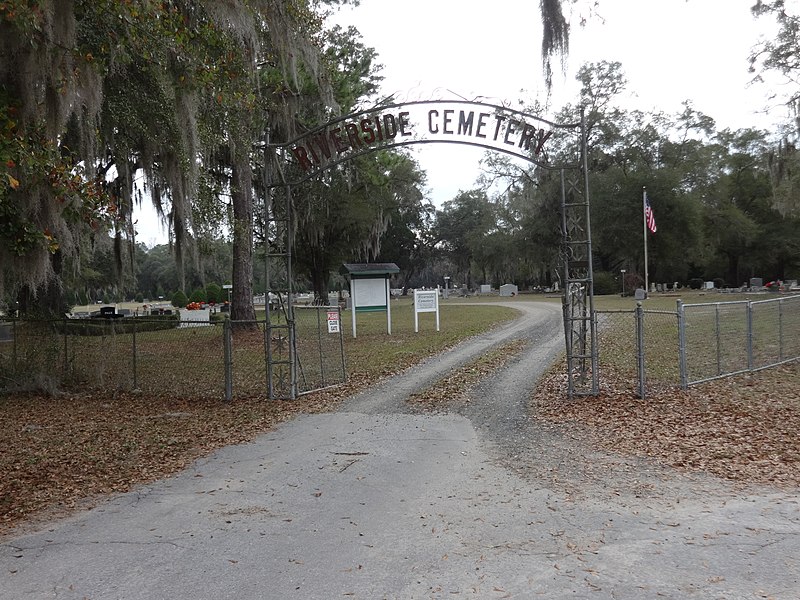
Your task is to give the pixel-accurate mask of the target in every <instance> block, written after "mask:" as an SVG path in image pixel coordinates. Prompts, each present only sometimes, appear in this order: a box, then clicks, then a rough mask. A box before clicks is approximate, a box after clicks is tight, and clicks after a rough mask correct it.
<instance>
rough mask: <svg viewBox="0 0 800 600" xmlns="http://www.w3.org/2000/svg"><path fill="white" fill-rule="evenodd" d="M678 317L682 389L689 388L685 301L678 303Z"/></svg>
mask: <svg viewBox="0 0 800 600" xmlns="http://www.w3.org/2000/svg"><path fill="white" fill-rule="evenodd" d="M677 304H678V306H677V315H678V365H679V369H680V379H681V389H683V390H685V389H688V388H689V373H688V372H687V369H686V319H685V314H684V310H685V309H684V308H683V300H678V302H677Z"/></svg>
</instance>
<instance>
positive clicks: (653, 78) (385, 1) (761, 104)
mask: <svg viewBox="0 0 800 600" xmlns="http://www.w3.org/2000/svg"><path fill="white" fill-rule="evenodd" d="M754 1H755V0H599V3H598V6H597V7H596V8H595V9H593V10H591V9H590V6H591V4H592V3H593V2H592V1H591V0H581V1H580V2H579V3H578V4H576V5H575V6H574V7H571V6H567V5H568V4H569V3H568V2H566V1H565V6H566V8H567V10H570V11H571V12H570V13H568V15H567V16H568V18H569V19H570V22H571V32H570V52H569V56H568V58H567V60H566V63H565V67H566V70H565V72H564V73H562V72H561V69H560V65H559V64H558V63H557V62H556V63H555V64H554V69H555V77H554V79H553V88H554V91H553V97H552V100H551V110H552V111H553V113H555V112H557V110H558V109H559V108H561V107H562V106H563V105H564V104H566V103H568V102H571V103H574V102H575V99H576V94H577V83H576V82H575V74H576V73H577V71H578V69H579V67H580V66H581V65H583V64H585V63H587V62H599V61H601V60H607V61H619V62H620V63H621V64H622V69H623V72H624V73H625V75H626V77H627V79H628V89H627V93H626V95H625V97H623V98H621V99H620V100H621V104H622V105H623V106H625V107H627V108H631V109H640V110H643V111H659V110H660V111H664V112H667V113H677V112H680V111H681V108H682V107H681V103H682V102H683V101H684V100H691V101H692V103H693V106H694V108H695V109H696V110H699V111H701V112H703V113H705V114H707V115H708V116H710V117H712V118H714V119H715V120H716V121H717V126H718V128H720V129H721V128H725V127H728V128H731V129H740V128H745V127H761V128H765V129H773V128H774V124H775V123H777V122H783V121H785V120H786V116H787V112H786V110H785V109H784V108H783V107H780V106H779V103H778V102H776V101H772V102H770V101H769V100H768V97H769V96H770V95H771V94H772V93H773V92H774V93H777V94H778V95H779V96H781V95H782V93H781V90H780V88H779V87H773V88H772V89H768V86H766V85H764V84H754V85H750V81H751V79H752V74H750V73H748V60H747V59H748V56H749V54H750V51H751V48H752V47H753V45H754V44H756V43H757V42H758V40H759V39H760V38H761V37H763V36H765V35H771V32H772V31H774V25H773V24H772V22H771V20H768V19H765V18H761V19H758V20H756V19H755V18H754V17H753V16H752V15H751V13H750V7H751V6H752V4H753V3H754ZM798 4H800V2H798V0H788V1H787V5H794V6H795V7H796V6H797V5H798ZM793 12H794V9H793ZM581 17H585V18H586V24H585V25H584V26H581V25H580V21H581ZM334 21H335V22H337V23H339V24H342V25H351V24H352V25H355V26H356V27H357V28H358V29H359V31H361V33H362V36H363V41H364V43H365V44H366V45H367V46H371V47H373V48H375V49H376V51H377V53H378V61H379V62H380V63H381V64H383V66H384V68H383V71H382V74H383V76H384V84H383V91H384V92H385V93H395V94H397V96H398V98H399V99H419V100H424V99H430V98H452V97H459V96H460V97H463V98H467V99H473V98H476V97H482V98H484V99H486V100H487V101H497V100H500V101H505V102H512V103H516V101H517V100H519V99H523V100H525V101H526V103H527V102H532V101H533V100H534V99H538V100H540V101H541V102H544V101H545V100H546V95H545V89H544V80H543V77H542V69H541V53H540V46H541V24H540V17H539V0H361V4H360V6H359V7H357V8H354V9H351V8H346V9H344V10H342V11H341V12H340V13H339V14H338V15H337V16H336V17H335V19H334ZM770 106H771V107H772V110H771V111H770V112H769V113H768V114H765V113H764V111H765V109H767V108H769V107H770ZM539 116H541V117H543V118H548V117H552V116H553V115H551V114H542V115H539ZM411 148H413V151H414V153H415V154H416V155H417V156H418V158H419V160H420V163H421V165H422V167H423V168H425V169H426V170H427V172H428V185H429V188H430V189H429V192H430V193H429V195H430V198H431V199H432V200H433V201H434V202H435V203H436V204H437V205H440V204H441V203H442V202H444V201H446V200H449V199H451V198H453V197H454V196H455V195H456V194H457V193H458V191H459V190H467V189H471V188H472V187H474V182H475V179H476V177H477V175H478V174H479V167H478V161H479V159H480V157H481V155H482V153H483V151H482V150H480V149H478V148H470V147H464V146H456V145H450V144H426V145H421V146H412V147H411ZM139 220H140V224H139V228H138V230H139V239H140V240H142V241H144V242H145V243H147V244H148V245H150V244H151V243H152V242H154V241H155V242H158V243H161V242H163V241H164V239H165V237H166V236H165V235H164V234H163V232H160V231H159V227H158V226H157V225H156V224H155V222H154V219H153V216H152V215H150V214H146V213H143V214H140V215H139Z"/></svg>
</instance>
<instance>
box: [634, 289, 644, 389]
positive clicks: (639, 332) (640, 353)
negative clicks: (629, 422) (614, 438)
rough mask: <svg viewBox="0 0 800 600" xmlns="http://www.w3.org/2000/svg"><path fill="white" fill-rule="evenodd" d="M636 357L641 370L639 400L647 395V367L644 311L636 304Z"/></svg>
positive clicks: (639, 303) (640, 305) (638, 303)
mask: <svg viewBox="0 0 800 600" xmlns="http://www.w3.org/2000/svg"><path fill="white" fill-rule="evenodd" d="M635 314H636V355H637V364H638V368H639V398H642V399H644V397H645V394H646V387H645V365H644V309H643V308H642V303H641V301H640V302H637V303H636V313H635Z"/></svg>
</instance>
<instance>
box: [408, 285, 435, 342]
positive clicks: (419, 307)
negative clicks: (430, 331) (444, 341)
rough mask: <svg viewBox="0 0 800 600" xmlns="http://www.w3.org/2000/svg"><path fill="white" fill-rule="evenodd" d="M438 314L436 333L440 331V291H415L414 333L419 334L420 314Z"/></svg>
mask: <svg viewBox="0 0 800 600" xmlns="http://www.w3.org/2000/svg"><path fill="white" fill-rule="evenodd" d="M423 312H432V313H436V331H439V290H438V289H435V290H414V333H419V313H423Z"/></svg>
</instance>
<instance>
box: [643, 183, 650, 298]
mask: <svg viewBox="0 0 800 600" xmlns="http://www.w3.org/2000/svg"><path fill="white" fill-rule="evenodd" d="M642 225H643V226H644V230H643V232H644V297H645V298H647V295H648V294H649V293H650V277H649V276H648V272H647V188H646V187H644V186H642Z"/></svg>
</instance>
